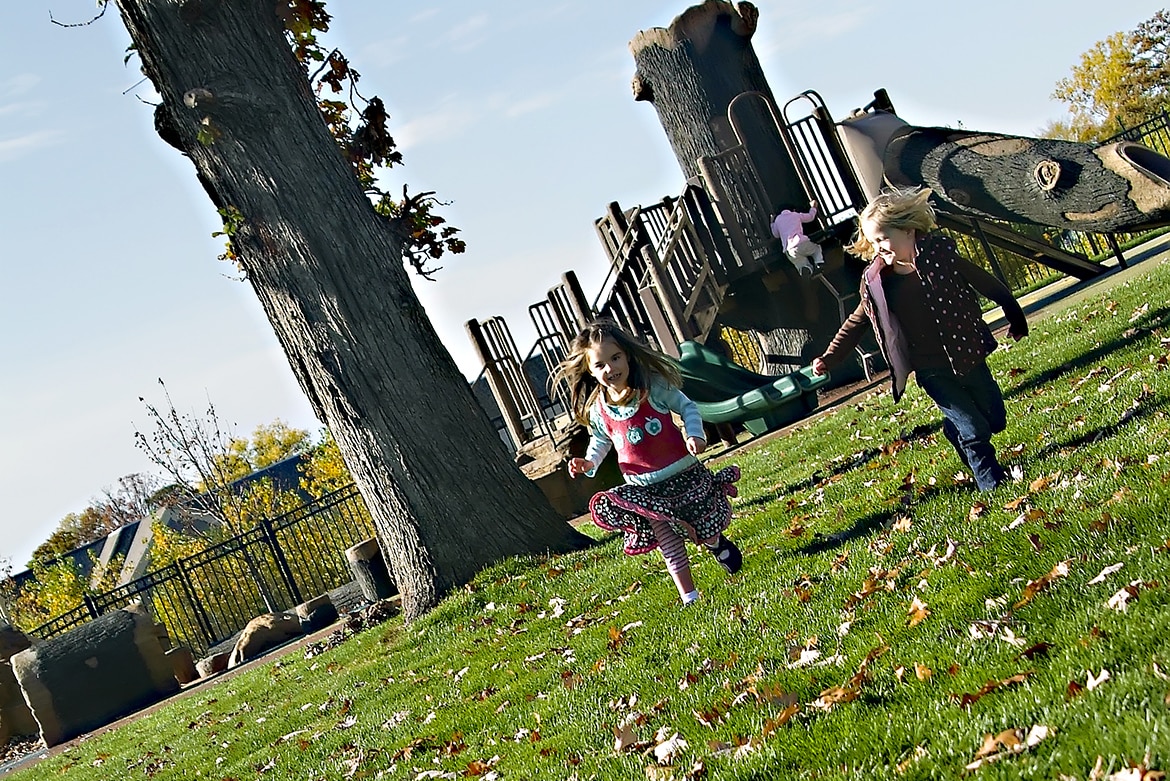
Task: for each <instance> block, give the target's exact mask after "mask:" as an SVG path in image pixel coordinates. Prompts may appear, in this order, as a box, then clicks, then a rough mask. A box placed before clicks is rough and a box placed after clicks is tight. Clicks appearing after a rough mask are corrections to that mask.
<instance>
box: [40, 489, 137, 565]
mask: <svg viewBox="0 0 1170 781" xmlns="http://www.w3.org/2000/svg"><path fill="white" fill-rule="evenodd" d="M159 484H160V481H159V479H158V478H157V477H156V476H155V475H150V474H141V473H138V474H132V475H126V476H125V477H121V478H119V479H118V483H117V484H116V485H114V486H106V487H105V488H103V489H102V493H101V495H100V496H99V497H97V498H95V499H92V500H91V501H90V503H89V505H88V506H86V508H85V509H83V510H82V511H81V512H77V513H69V514H68V515H66V516H65V517H64V518H62V519H61V521H60V522H59V523H58V524H57V528H56V529H55V530H54V531H53V533H52V534H51V535H49V538H48V539H47V540H45V541H44V542H42V543H41V544H40V545H39V546H37V548H36V549H35V550H34V551H33V554H32V559H31V560H30V562H29V566H30V567H31V566H32V564H33V562H44V561H48V560H50V559H54V558H56V557H58V556H60V555H62V554H65V553H68V552H69V551H71V550H74V549H75V548H79V547H81V546H82V545H86V544H88V543H90V542H93V541H94V540H99V539H101V538H102V537H106V536H108V535H109V534H111V533H112V532H114V531H116V530H118V529H120V528H121V527H123V526H125V525H126V524H128V523H132V522H134V521H137V520H140V519H142V518H146V517H147V516H149V515H150V513H151V510H152V509H153V500H152V496H153V495H154V493H155V492H156V491H157V490H158V487H159Z"/></svg>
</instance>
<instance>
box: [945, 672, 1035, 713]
mask: <svg viewBox="0 0 1170 781" xmlns="http://www.w3.org/2000/svg"><path fill="white" fill-rule="evenodd" d="M1031 675H1032V671H1028V672H1024V673H1018V674H1016V675H1013V676H1011V677H1010V678H1004V679H1003V680H1002V681H996V680H990V681H988V682H987V683H985V684H983V686H982V687H980V689H979V691H977V692H973V693H970V694H963V695H961V696H960V697H959V707H960V708H963V709H964V710H966V709H967V708H970V707H971V706H972V705H974V704H975V703H977V702H979V700H981V699H983V698H984V697H986V696H987V695H988V694H991V693H992V692H993V691H996V690H997V689H1005V688H1007V687H1009V686H1016V685H1018V684H1021V683H1023V682H1024V681H1026V680H1028V677H1029V676H1031Z"/></svg>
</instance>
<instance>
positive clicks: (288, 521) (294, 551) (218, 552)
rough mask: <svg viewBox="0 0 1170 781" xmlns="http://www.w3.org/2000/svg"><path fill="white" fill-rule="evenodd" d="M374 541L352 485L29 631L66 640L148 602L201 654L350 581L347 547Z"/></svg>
mask: <svg viewBox="0 0 1170 781" xmlns="http://www.w3.org/2000/svg"><path fill="white" fill-rule="evenodd" d="M372 536H374V525H373V521H372V520H371V518H370V515H369V513H368V512H367V510H366V506H365V503H364V502H363V501H362V498H361V495H360V494H358V492H357V488H356V487H355V486H353V485H350V486H347V487H345V488H342V489H340V490H338V491H334V492H333V493H331V494H328V495H326V496H324V497H322V498H321V499H318V500H316V501H314V502H310V503H309V504H306V505H304V506H302V507H299V508H297V509H296V510H293V511H291V512H288V513H285V514H284V515H281V516H279V517H278V518H275V519H272V520H265V521H261V522H260V523H259V524H258V525H257V526H255V527H253V528H252V529H249V530H248V531H246V532H244V533H242V534H239V535H236V536H234V537H231V538H229V539H226V540H224V541H222V542H219V543H217V544H215V545H212V546H211V547H209V548H207V549H206V550H203V551H200V552H199V553H196V554H194V555H192V556H188V557H186V558H183V559H179V560H178V561H176V562H174V563H173V564H170V565H168V566H165V567H161V568H159V569H157V570H154V571H152V572H149V573H147V574H146V575H145V576H143V577H141V578H138V579H136V580H132V581H130V582H129V583H127V584H125V585H123V586H119V587H118V588H115V589H113V590H111V591H107V592H104V593H102V594H97V595H93V596H87V597H86V598H85V602H84V604H82V605H81V606H79V607H77V608H75V609H73V610H70V611H69V612H67V613H64V614H62V615H59V616H57V617H56V618H54V619H52V620H51V621H48V622H46V623H44V624H42V625H41V626H39V627H37V628H36V629H34V630H32V632H31V633H30V634H32V635H34V636H36V637H39V638H41V639H48V638H50V637H53V636H55V635H59V634H61V633H63V632H66V631H68V630H70V629H73V628H74V627H76V626H79V625H81V624H83V623H85V622H86V621H89V620H90V619H93V618H96V617H97V616H99V615H102V614H103V613H106V612H109V611H111V610H117V609H119V608H122V607H125V606H126V605H128V604H130V603H131V602H135V601H138V600H141V601H142V603H143V604H144V605H145V606H146V607H147V608H148V609H149V610H150V611H151V614H152V615H153V616H154V619H155V620H156V621H158V622H159V623H161V624H163V625H164V626H165V627H166V628H167V634H168V635H169V636H170V638H171V641H172V642H173V643H174V644H175V645H185V646H187V647H188V648H190V649H191V650H192V652H194V653H195V654H196V655H199V654H202V653H204V652H205V651H206V650H207V649H208V648H210V647H211V646H213V645H215V644H216V643H219V642H221V641H223V640H225V639H227V638H229V637H231V636H232V635H233V634H235V633H236V632H238V631H239V630H240V629H242V628H243V627H244V626H245V625H246V624H247V623H248V621H250V620H251V619H252V618H254V617H256V616H257V615H260V614H262V613H268V612H274V611H281V610H289V609H290V608H292V607H294V606H296V605H298V604H300V603H301V602H304V601H305V600H306V599H311V598H313V597H315V596H317V595H319V594H323V593H325V592H327V591H329V590H331V589H334V588H337V587H338V586H341V585H344V584H345V583H348V582H349V581H350V580H351V579H352V578H351V575H350V571H349V564H348V563H347V562H346V560H345V549H346V548H349V547H352V546H353V545H356V544H357V543H359V542H361V541H362V540H366V539H369V538H370V537H372Z"/></svg>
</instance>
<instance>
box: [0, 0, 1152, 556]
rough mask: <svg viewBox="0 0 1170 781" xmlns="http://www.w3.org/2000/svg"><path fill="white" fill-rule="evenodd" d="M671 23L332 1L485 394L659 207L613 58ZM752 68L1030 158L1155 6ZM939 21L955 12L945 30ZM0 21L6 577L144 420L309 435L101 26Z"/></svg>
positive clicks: (797, 6)
mask: <svg viewBox="0 0 1170 781" xmlns="http://www.w3.org/2000/svg"><path fill="white" fill-rule="evenodd" d="M687 5H688V3H687V2H685V0H680V1H678V2H663V1H662V0H589V2H582V1H581V0H569V1H568V2H557V0H546V1H545V2H541V3H533V2H530V1H526V2H518V1H517V0H493V2H491V3H490V4H488V3H483V2H480V0H428V2H426V3H403V2H397V1H396V0H332V1H331V2H329V3H328V5H327V8H328V10H329V11H330V12H331V13H332V14H333V22H332V27H331V30H330V33H329V34H328V35H327V36H326V38H325V43H326V44H327V45H330V46H334V47H337V48H339V49H340V50H341V51H342V52H343V53H345V54H346V55H347V56H348V57H349V59H350V61H351V64H352V65H353V67H354V68H355V69H356V70H357V71H358V72H359V73H360V74H361V76H362V80H361V83H360V84H361V87H362V91H363V93H364V94H366V95H367V96H368V95H371V94H377V95H379V96H380V97H382V99H383V100H384V101H385V103H386V106H387V109H388V111H389V113H390V130H391V133H392V135H393V136H394V138H395V139H396V140H397V142H398V144H399V147H400V148H401V150H402V152H403V155H404V163H405V165H404V166H403V167H402V168H399V169H396V170H395V171H394V172H392V174H391V177H390V180H389V182H390V184H391V188H390V189H391V190H392V191H399V190H400V189H401V185H402V183H403V182H406V183H408V184H409V185H410V187H411V190H412V191H413V192H418V191H420V190H433V191H436V192H437V193H438V195H439V197H440V198H442V199H444V200H446V201H449V202H450V205H449V206H447V207H445V208H444V209H443V210H442V212H441V213H443V214H444V215H445V216H447V217H448V219H449V220H450V222H451V223H452V224H453V225H455V226H457V227H459V228H460V229H461V230H462V236H463V238H464V239H465V240H466V242H467V247H468V249H467V252H466V253H465V254H463V255H458V256H451V257H448V258H444V259H443V260H442V262H441V265H442V270H441V271H439V272H438V273H437V275H436V276H437V281H435V282H427V281H425V280H421V279H418V280H416V282H415V289H416V290H417V292H418V294H419V296H420V298H421V300H422V302H423V304H424V306H425V307H426V310H427V312H428V314H429V316H430V318H431V320H432V322H433V323H434V325H435V328H436V329H437V331H438V333H439V335H440V337H441V338H442V340H443V342H444V344H445V345H446V346H447V348H448V350H450V352H451V354H452V356H453V357H454V358H455V360H456V362H457V363H458V364H459V366H460V367H461V369H462V370H463V371H464V373H465V374H466V375H467V376H468V377H469V378H470V377H474V376H475V375H476V374H478V373H479V370H480V366H479V365H478V364H477V363H476V360H475V357H474V353H473V351H472V348H471V345H470V342H469V341H468V339H467V336H466V335H465V331H464V323H465V322H466V321H467V320H469V319H477V320H484V319H486V318H488V317H492V316H495V315H502V316H504V317H505V318H506V319H507V321H508V323H509V325H510V327H511V329H512V332H513V335H514V337H515V340H516V342H517V343H518V345H519V346H520V349H521V351H522V352H527V349H528V348H529V347H530V346H531V344H532V342H533V339H534V333H533V329H532V327H531V325H530V323H529V321H528V317H527V307H528V305H529V304H531V303H533V302H535V301H537V300H540V299H542V298H544V296H545V294H546V293H547V291H548V289H549V288H551V287H552V286H553V285H555V284H556V283H557V282H558V281H559V280H560V276H561V274H562V273H563V272H565V271H567V270H569V269H572V270H574V271H575V272H576V273H577V275H578V277H579V278H580V280H581V282H582V285H583V287H584V289H585V291H586V294H587V295H589V296H590V297H592V296H593V295H594V294H595V293H596V291H597V290H598V288H599V286H600V284H601V281H602V279H603V278H604V276H605V272H606V263H607V261H606V257H605V254H604V252H603V251H602V248H601V244H600V243H599V241H598V239H597V237H596V234H595V232H594V229H593V220H594V219H595V218H596V217H598V216H600V215H601V214H603V213H604V211H605V208H606V205H607V204H608V203H610V202H611V201H618V202H619V203H620V204H621V205H622V206H623V207H625V208H628V207H631V206H634V205H637V204H645V205H649V204H652V203H656V202H657V201H659V200H660V199H661V198H662V197H663V196H667V195H677V194H678V193H679V192H681V190H682V185H683V175H682V173H681V171H680V169H679V166H678V163H677V162H676V160H675V159H674V156H673V153H672V152H671V151H670V146H669V144H668V142H667V139H666V136H665V134H664V132H663V131H662V128H661V126H660V125H659V124H658V120H657V117H656V115H655V112H654V109H653V107H652V106H651V105H650V104H648V103H635V102H634V101H633V99H632V97H631V89H630V79H631V77H632V76H633V73H634V62H633V58H632V56H631V55H630V53H629V49H628V42H629V41H630V40H631V39H632V38H633V37H634V36H635V35H637V33H638V32H639V31H641V30H645V29H648V28H651V27H666V26H669V24H670V22H671V21H672V19H674V18H675V17H676V16H677V15H678V14H680V13H681V12H682V11H683V10H685V8H686V7H687ZM756 5H757V7H758V8H759V11H760V17H759V28H758V30H757V32H756V34H755V37H754V38H753V44H754V47H755V50H756V53H757V55H758V57H759V59H760V62H761V64H762V66H763V69H764V73H765V75H766V77H767V79H768V83H769V85H770V86H771V88H772V91H773V93H774V94H775V95H776V97H777V99H778V101H780V102H784V101H785V100H786V99H787V98H789V97H792V96H795V95H797V94H799V93H800V92H802V91H804V90H807V89H812V90H815V91H817V92H818V93H819V94H820V95H821V96H822V98H823V99H824V101H825V103H826V105H827V106H828V108H829V110H830V112H831V113H832V115H833V116H834V118H837V119H840V118H842V117H844V116H845V115H846V114H847V113H848V112H849V111H850V110H851V109H853V108H855V107H858V106H862V105H864V104H866V103H868V102H869V101H870V100H871V99H872V96H873V92H874V90H876V89H879V88H885V89H886V90H887V91H888V92H889V94H890V97H891V99H892V101H893V103H894V106H895V107H896V109H897V111H898V113H899V115H900V116H901V117H902V118H903V119H905V120H906V121H908V122H910V123H911V124H915V125H945V126H952V127H958V126H962V127H964V128H967V129H969V130H980V131H991V132H1000V133H1012V134H1018V135H1037V134H1038V133H1039V132H1040V130H1041V129H1042V128H1043V127H1044V126H1045V125H1046V124H1047V123H1048V122H1050V121H1052V120H1056V119H1062V118H1064V117H1065V116H1066V110H1065V107H1064V106H1063V105H1062V104H1060V103H1059V102H1056V101H1053V100H1052V99H1051V97H1050V96H1051V93H1052V90H1053V88H1054V86H1055V84H1056V82H1057V81H1058V80H1059V79H1061V78H1064V77H1067V76H1068V75H1069V73H1070V71H1071V69H1072V68H1073V67H1074V66H1075V65H1076V64H1077V63H1078V62H1079V60H1080V56H1081V54H1083V53H1084V52H1086V51H1087V50H1089V49H1090V48H1091V47H1092V46H1093V45H1094V44H1095V43H1097V42H1098V41H1101V40H1103V39H1104V38H1106V37H1107V36H1109V35H1110V34H1112V33H1114V32H1118V31H1128V30H1132V29H1133V28H1134V27H1136V26H1137V25H1138V24H1139V23H1140V22H1142V21H1144V20H1145V19H1148V18H1150V17H1151V16H1152V15H1153V14H1154V13H1155V12H1156V11H1157V10H1159V8H1160V4H1158V3H1156V2H1147V1H1145V0H1113V2H1109V3H1099V2H1093V3H1089V2H1083V1H1082V0H1032V2H1026V3H1021V2H1018V0H1012V1H1011V2H1008V1H1007V0H983V2H980V3H947V4H940V3H937V2H933V1H931V0H819V2H817V3H815V4H812V3H793V2H781V0H758V1H757V3H756ZM944 6H945V8H946V10H945V11H944V10H941V9H942V8H943V7H944ZM94 13H95V10H94V2H93V0H20V1H19V2H6V3H4V12H3V23H2V24H0V58H2V60H0V62H2V68H0V186H2V189H0V199H2V208H0V264H2V266H0V268H2V274H0V291H2V293H0V295H2V299H0V300H2V303H3V305H2V306H0V334H3V336H2V337H0V489H2V495H3V497H4V502H3V508H2V509H0V562H2V561H3V560H5V559H7V560H9V561H10V562H11V563H12V565H13V566H14V568H15V569H18V570H19V569H21V568H23V566H24V564H25V562H27V561H28V559H29V556H30V554H31V553H32V551H33V549H34V548H35V547H36V546H37V545H39V544H40V543H41V542H43V541H44V540H45V539H46V538H47V537H48V536H49V535H50V534H51V533H52V532H53V530H54V529H55V528H56V527H57V525H58V523H59V522H60V520H61V519H62V518H63V517H65V515H67V514H68V513H70V512H80V511H81V510H83V509H84V508H85V507H86V506H87V505H88V504H89V503H90V502H91V501H92V500H94V499H95V498H98V497H100V496H101V494H102V492H103V490H104V489H106V488H107V487H113V486H115V485H116V484H117V481H118V479H119V478H120V477H122V476H124V475H128V474H132V473H139V472H154V473H157V472H158V470H157V469H156V468H155V467H154V466H153V465H152V464H151V463H150V462H149V460H147V458H146V456H145V455H144V454H143V453H142V452H140V451H139V450H138V449H136V448H135V446H134V433H135V431H143V432H149V431H150V427H149V421H148V419H147V416H146V414H145V409H144V406H143V403H142V402H141V401H140V398H145V399H146V401H148V402H151V403H153V404H156V405H162V404H164V402H165V400H164V398H163V396H162V388H161V386H160V385H159V380H160V379H161V380H162V381H164V382H165V383H166V388H167V390H168V391H169V393H170V395H171V397H172V399H173V401H174V405H175V408H176V409H177V410H178V411H180V412H183V413H196V414H198V413H202V411H203V410H205V409H206V408H207V406H208V404H209V403H211V404H214V405H215V407H216V410H217V413H218V416H219V418H220V420H221V421H222V422H224V423H225V424H227V425H229V426H231V427H233V431H234V432H235V433H236V434H237V435H239V436H247V435H249V434H250V433H251V432H252V431H253V430H255V428H256V427H257V426H259V425H262V424H268V423H271V422H272V421H274V420H278V419H279V420H281V421H283V422H285V423H286V424H288V425H290V426H293V427H296V428H302V429H307V430H309V431H311V432H318V431H319V428H320V424H319V423H318V422H317V420H316V419H315V417H314V415H313V412H312V410H311V409H310V407H309V404H308V402H307V401H306V400H305V397H304V395H303V393H302V392H301V390H300V388H299V386H298V385H297V383H296V380H295V379H294V378H293V375H292V372H291V370H290V369H289V366H288V363H287V361H286V359H285V358H284V355H283V353H282V351H281V350H280V347H279V346H278V344H277V342H276V338H275V336H274V335H273V332H272V328H271V326H270V325H269V323H268V322H267V320H266V319H265V317H264V315H263V313H262V312H261V309H260V306H259V304H258V303H257V301H256V299H255V296H254V294H253V293H252V292H251V290H250V288H249V287H248V286H247V284H246V283H243V282H240V281H238V280H237V279H236V278H235V275H234V274H233V269H232V267H231V266H230V265H228V264H225V263H223V262H221V261H218V260H217V259H216V258H217V256H218V255H219V254H220V253H222V252H223V240H222V238H213V237H212V233H213V232H215V231H216V230H217V229H218V228H219V227H220V226H219V222H218V216H217V214H216V212H215V209H214V207H213V206H212V205H211V203H210V201H209V200H208V199H207V196H206V195H205V194H204V193H203V191H202V190H201V188H200V187H199V186H198V184H197V183H196V180H195V176H194V169H193V167H192V166H191V164H190V163H189V162H188V161H187V160H186V159H185V158H183V157H182V156H181V155H180V154H179V153H178V152H177V151H175V150H174V149H172V148H171V147H169V146H167V145H166V144H164V143H163V142H162V141H161V140H160V139H159V138H158V137H157V136H156V135H155V133H154V131H153V127H152V113H151V111H152V109H151V106H150V105H149V103H150V102H152V101H153V100H155V99H156V96H155V94H154V93H153V91H152V89H151V87H150V85H149V83H142V82H140V79H141V74H140V72H139V71H138V69H137V65H136V60H135V59H134V58H130V61H129V63H128V64H124V63H123V60H124V59H125V55H126V49H127V46H128V44H129V37H128V35H127V33H126V31H125V28H124V27H123V26H122V24H121V20H120V18H119V17H118V14H117V13H116V9H114V8H112V7H111V8H110V10H109V11H108V12H107V13H106V14H105V16H104V17H103V18H101V19H99V20H98V21H96V22H95V23H94V24H92V25H88V26H82V27H70V28H66V27H62V26H59V25H57V24H54V23H53V22H52V21H51V20H53V19H55V20H58V21H60V22H64V23H76V22H82V21H85V20H86V19H88V18H90V17H92V16H93V14H94Z"/></svg>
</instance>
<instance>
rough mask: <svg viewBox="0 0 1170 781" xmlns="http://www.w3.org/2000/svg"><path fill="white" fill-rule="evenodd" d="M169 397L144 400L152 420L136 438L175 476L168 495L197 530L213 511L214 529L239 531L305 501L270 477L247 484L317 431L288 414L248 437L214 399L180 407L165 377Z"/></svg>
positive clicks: (303, 446)
mask: <svg viewBox="0 0 1170 781" xmlns="http://www.w3.org/2000/svg"><path fill="white" fill-rule="evenodd" d="M159 385H160V386H161V387H162V393H163V398H164V400H165V402H166V403H165V404H164V405H162V406H159V405H156V404H153V403H151V402H148V401H147V400H146V399H145V398H143V399H140V400H141V401H142V403H143V405H144V406H145V408H146V413H147V416H148V419H149V421H150V424H151V426H150V428H149V430H148V431H147V432H143V431H138V430H136V431H135V432H134V440H135V444H136V445H137V446H138V448H139V449H140V450H142V452H143V453H145V454H146V456H147V458H149V459H150V460H151V461H152V462H153V463H154V464H155V465H156V466H158V467H159V468H160V469H162V470H163V472H164V473H165V474H166V475H167V477H168V478H169V479H170V480H171V481H172V482H171V484H170V485H169V486H168V487H167V492H166V495H165V499H164V498H160V500H161V501H165V503H166V505H167V506H169V507H171V508H172V509H173V510H174V511H175V512H176V513H177V514H178V516H179V518H180V519H181V520H185V521H187V522H188V523H187V526H188V527H189V528H190V529H191V530H192V531H193V530H194V529H195V528H196V526H197V524H196V523H195V521H198V520H200V519H203V518H208V517H210V518H213V519H214V520H215V521H216V522H217V523H216V524H215V525H214V526H213V527H211V529H210V531H211V532H212V533H213V536H214V537H216V538H218V537H222V536H224V535H230V534H239V533H241V532H243V531H245V530H247V529H249V528H251V527H252V526H254V525H255V524H256V523H257V522H258V521H260V520H262V519H265V518H272V517H275V516H277V515H280V514H281V513H284V512H287V511H288V510H291V509H293V508H294V507H296V506H297V505H299V504H301V498H300V496H299V495H297V494H296V493H295V492H290V491H287V490H278V488H277V487H276V486H274V485H273V484H272V481H271V480H269V479H258V480H254V481H251V482H249V483H247V484H246V485H244V484H242V483H241V481H243V479H244V478H246V477H248V476H249V475H251V474H253V473H254V472H257V471H259V470H261V469H264V468H265V467H269V466H272V465H273V464H276V463H278V462H280V461H282V460H284V459H286V458H289V457H290V456H294V455H298V454H301V453H305V452H307V451H308V450H309V449H310V447H311V446H312V441H311V439H310V436H309V432H308V431H305V430H303V429H295V428H291V427H289V426H288V425H286V424H285V423H284V422H283V421H281V420H275V421H273V422H272V423H268V424H261V425H259V426H257V427H256V429H255V431H253V433H252V435H251V436H250V437H240V436H237V435H236V434H235V431H234V429H233V428H232V427H230V426H228V425H226V424H225V423H224V422H223V421H222V420H220V417H219V413H218V411H217V410H216V408H215V404H214V403H212V402H211V401H210V400H208V402H207V407H206V409H205V410H204V412H203V413H202V414H196V413H194V412H180V411H179V410H177V409H176V408H175V405H174V402H173V401H172V400H171V396H170V392H169V391H168V390H167V387H166V384H165V383H164V382H163V381H162V380H159Z"/></svg>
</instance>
